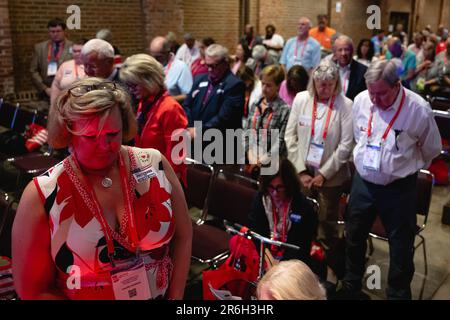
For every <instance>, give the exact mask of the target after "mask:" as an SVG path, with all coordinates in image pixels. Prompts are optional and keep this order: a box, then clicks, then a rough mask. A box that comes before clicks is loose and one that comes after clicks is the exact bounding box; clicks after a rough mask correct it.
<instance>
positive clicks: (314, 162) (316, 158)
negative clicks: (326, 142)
mask: <svg viewBox="0 0 450 320" xmlns="http://www.w3.org/2000/svg"><path fill="white" fill-rule="evenodd" d="M323 151H324V148H323V145H321V144H317V143H311V144H310V145H309V150H308V156H307V157H306V164H308V165H310V166H312V167H314V168H317V169H318V168H319V167H320V163H321V162H322V157H323Z"/></svg>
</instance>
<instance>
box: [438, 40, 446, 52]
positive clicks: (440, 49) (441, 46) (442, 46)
mask: <svg viewBox="0 0 450 320" xmlns="http://www.w3.org/2000/svg"><path fill="white" fill-rule="evenodd" d="M445 49H447V43H446V41H441V42H439V43H438V45H437V46H436V55H438V54H439V53H441V52H444V51H445Z"/></svg>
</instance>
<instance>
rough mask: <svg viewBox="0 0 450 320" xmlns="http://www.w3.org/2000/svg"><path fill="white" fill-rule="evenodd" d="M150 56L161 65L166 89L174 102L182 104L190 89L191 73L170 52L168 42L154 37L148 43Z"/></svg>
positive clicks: (186, 66) (185, 65) (184, 64)
mask: <svg viewBox="0 0 450 320" xmlns="http://www.w3.org/2000/svg"><path fill="white" fill-rule="evenodd" d="M150 55H151V56H152V57H153V58H155V59H156V60H158V62H159V63H161V64H162V65H163V68H164V74H165V76H166V80H165V84H166V88H167V90H168V91H169V95H171V96H172V97H173V98H174V99H175V100H177V101H178V102H179V103H182V102H183V101H184V99H186V95H187V94H188V93H189V91H190V90H191V88H192V82H193V80H192V73H191V70H190V69H189V67H188V65H187V64H186V63H185V62H183V61H181V60H179V59H176V58H175V56H174V54H173V53H171V52H170V44H169V41H168V40H167V39H166V38H164V37H155V38H154V39H153V40H152V42H151V43H150Z"/></svg>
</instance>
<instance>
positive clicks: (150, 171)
mask: <svg viewBox="0 0 450 320" xmlns="http://www.w3.org/2000/svg"><path fill="white" fill-rule="evenodd" d="M131 173H132V174H133V177H134V180H136V182H137V183H141V182H144V181H146V180H149V179H151V178H153V177H155V176H156V170H155V169H154V168H153V167H152V166H145V167H143V168H139V169H135V170H133V171H132V172H131Z"/></svg>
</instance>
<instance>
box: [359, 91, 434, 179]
mask: <svg viewBox="0 0 450 320" xmlns="http://www.w3.org/2000/svg"><path fill="white" fill-rule="evenodd" d="M403 90H405V93H406V97H405V102H404V105H403V108H402V110H401V112H400V113H399V115H398V118H397V120H396V121H395V123H394V124H393V126H392V128H391V130H390V131H389V133H388V135H387V138H386V141H385V142H384V143H383V146H382V148H381V165H380V170H379V171H373V170H369V169H366V168H364V165H363V159H364V154H365V152H366V147H367V128H368V121H369V117H370V113H371V110H373V118H372V136H371V139H370V144H372V145H379V143H380V142H381V138H382V136H383V134H384V132H385V130H386V128H387V127H388V126H389V123H390V122H391V120H392V118H393V117H394V115H395V113H396V111H397V109H398V108H399V107H400V102H401V97H402V94H403V93H402V91H403ZM353 130H354V137H355V141H356V146H355V149H354V150H353V159H354V163H355V166H356V170H357V171H358V173H359V174H360V176H361V177H362V178H363V179H364V180H366V181H369V182H372V183H375V184H379V185H387V184H389V183H391V182H393V181H395V180H397V179H400V178H404V177H407V176H409V175H411V174H414V173H415V172H417V171H419V170H420V169H423V168H428V167H429V165H430V164H431V161H432V160H433V159H434V158H435V157H436V156H438V155H439V154H440V151H441V150H442V143H441V136H440V134H439V129H438V127H437V125H436V122H435V120H434V116H433V112H432V110H431V107H430V105H429V103H428V102H426V101H425V100H424V99H423V98H422V97H420V96H419V95H417V94H416V93H414V92H412V91H410V90H407V89H404V88H403V87H400V91H399V94H398V96H397V98H396V100H395V102H394V104H393V105H392V106H391V107H389V108H388V109H386V110H381V109H380V108H378V107H376V106H374V105H373V104H372V102H371V100H370V97H369V92H368V90H366V91H363V92H361V93H360V94H359V95H358V96H357V97H356V98H355V102H354V104H353Z"/></svg>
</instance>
